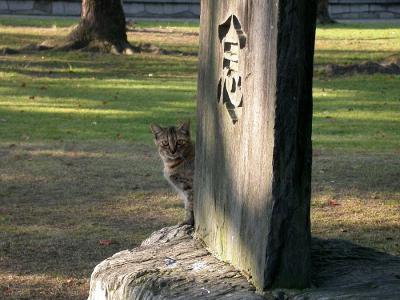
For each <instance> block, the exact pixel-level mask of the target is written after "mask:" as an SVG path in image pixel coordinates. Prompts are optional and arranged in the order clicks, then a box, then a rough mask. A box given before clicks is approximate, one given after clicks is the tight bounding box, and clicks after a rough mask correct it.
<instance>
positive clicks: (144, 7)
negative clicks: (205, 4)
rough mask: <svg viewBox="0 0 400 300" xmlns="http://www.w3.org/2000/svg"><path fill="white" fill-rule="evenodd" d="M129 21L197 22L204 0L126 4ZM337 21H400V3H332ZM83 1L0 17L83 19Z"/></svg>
mask: <svg viewBox="0 0 400 300" xmlns="http://www.w3.org/2000/svg"><path fill="white" fill-rule="evenodd" d="M123 2H124V10H125V15H126V16H127V17H128V18H177V19H197V18H199V16H200V0H166V1H163V0H124V1H123ZM329 2H330V7H329V11H330V13H331V16H332V17H333V18H334V19H338V20H340V19H394V18H400V0H330V1H329ZM80 12H81V0H54V1H53V0H0V14H15V15H50V16H79V15H80Z"/></svg>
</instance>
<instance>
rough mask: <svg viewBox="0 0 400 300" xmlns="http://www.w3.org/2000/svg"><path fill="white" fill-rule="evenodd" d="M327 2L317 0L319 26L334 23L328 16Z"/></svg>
mask: <svg viewBox="0 0 400 300" xmlns="http://www.w3.org/2000/svg"><path fill="white" fill-rule="evenodd" d="M328 8H329V0H318V6H317V20H318V22H319V23H320V24H333V23H336V22H335V21H334V20H333V19H332V18H331V17H330V15H329V10H328Z"/></svg>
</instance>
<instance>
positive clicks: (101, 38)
mask: <svg viewBox="0 0 400 300" xmlns="http://www.w3.org/2000/svg"><path fill="white" fill-rule="evenodd" d="M68 39H69V41H70V42H71V43H72V44H71V46H72V47H75V48H83V47H87V46H88V45H90V44H93V43H95V44H96V45H97V46H100V47H104V48H105V49H106V50H110V51H112V52H116V53H124V52H130V51H131V47H130V45H129V43H128V39H127V36H126V24H125V15H124V11H123V9H122V3H121V0H83V1H82V13H81V20H80V23H79V25H78V27H77V28H76V29H75V30H73V31H72V32H71V34H70V35H69V37H68Z"/></svg>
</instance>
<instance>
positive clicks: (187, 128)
mask: <svg viewBox="0 0 400 300" xmlns="http://www.w3.org/2000/svg"><path fill="white" fill-rule="evenodd" d="M178 130H179V131H182V132H184V133H185V134H188V135H189V134H190V120H187V121H185V122H181V123H180V124H179V126H178Z"/></svg>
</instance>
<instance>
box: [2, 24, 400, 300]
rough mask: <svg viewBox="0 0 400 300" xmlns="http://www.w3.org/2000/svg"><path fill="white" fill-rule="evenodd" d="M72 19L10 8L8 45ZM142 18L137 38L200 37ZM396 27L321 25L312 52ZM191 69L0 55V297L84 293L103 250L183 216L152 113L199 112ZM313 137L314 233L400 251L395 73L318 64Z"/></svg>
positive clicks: (191, 47)
mask: <svg viewBox="0 0 400 300" xmlns="http://www.w3.org/2000/svg"><path fill="white" fill-rule="evenodd" d="M74 22H76V19H71V20H70V19H46V20H37V19H20V18H19V19H14V18H2V19H1V20H0V48H2V47H16V46H22V45H25V44H28V43H34V42H39V41H42V40H44V39H46V38H49V37H53V36H61V35H65V34H67V32H68V30H69V29H68V26H71V25H73V24H74ZM135 26H136V27H135V28H137V30H135V31H131V32H129V34H128V35H129V39H130V41H131V42H132V43H134V44H139V43H149V42H150V43H153V44H156V45H157V46H159V47H161V48H164V49H174V50H179V51H183V52H193V51H197V47H198V41H197V40H198V24H196V23H186V24H178V23H157V22H141V23H138V24H136V25H135ZM399 40H400V26H399V25H390V24H384V25H379V24H365V25H335V26H330V27H323V28H319V29H318V32H317V43H316V46H317V50H316V55H315V57H316V65H317V67H318V66H321V65H324V64H326V63H341V64H349V63H353V62H359V61H362V60H366V59H371V60H379V59H382V58H383V57H385V56H388V55H390V54H394V53H399V52H400V43H399ZM196 70H197V58H196V57H194V56H167V55H156V54H136V55H134V56H131V57H122V56H113V55H100V54H93V53H85V52H75V53H74V52H71V53H59V52H42V53H36V54H30V55H9V56H0V170H1V172H0V299H85V298H86V297H87V292H88V279H89V277H90V274H91V271H92V269H93V267H94V266H95V265H96V264H97V263H98V262H100V261H101V260H103V259H105V258H106V257H108V256H110V255H112V254H113V253H115V252H117V251H119V250H123V249H129V248H133V247H135V246H137V245H138V244H139V243H140V241H141V240H142V239H144V238H145V237H146V236H147V235H149V234H150V233H151V232H152V231H154V230H156V229H158V228H160V227H163V226H168V225H172V224H175V223H177V222H178V220H180V219H181V218H182V216H183V209H182V207H181V203H180V200H179V199H178V197H177V196H176V195H175V194H174V193H173V191H172V190H171V189H170V188H169V187H168V185H167V183H166V182H165V180H164V179H163V178H162V176H161V164H160V161H159V159H158V157H157V154H156V150H155V147H154V146H153V144H152V136H151V135H150V132H149V129H148V125H149V123H151V122H154V121H157V122H160V123H161V124H172V123H174V122H176V120H177V119H187V118H190V119H192V121H193V125H195V108H196V102H195V100H196V76H197V75H196ZM313 142H314V165H313V199H312V230H313V234H314V235H318V236H321V237H329V238H331V237H332V238H344V239H348V240H351V241H354V242H357V243H359V244H362V245H366V246H370V247H373V248H376V249H379V250H382V251H386V252H389V253H391V254H394V255H400V246H399V243H400V242H399V240H400V233H399V232H400V184H399V178H400V76H391V75H373V76H371V75H369V76H368V75H364V76H343V77H326V76H323V75H317V76H316V78H315V81H314V124H313ZM102 240H112V243H111V244H110V245H102V244H104V243H102V242H101V241H102Z"/></svg>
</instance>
